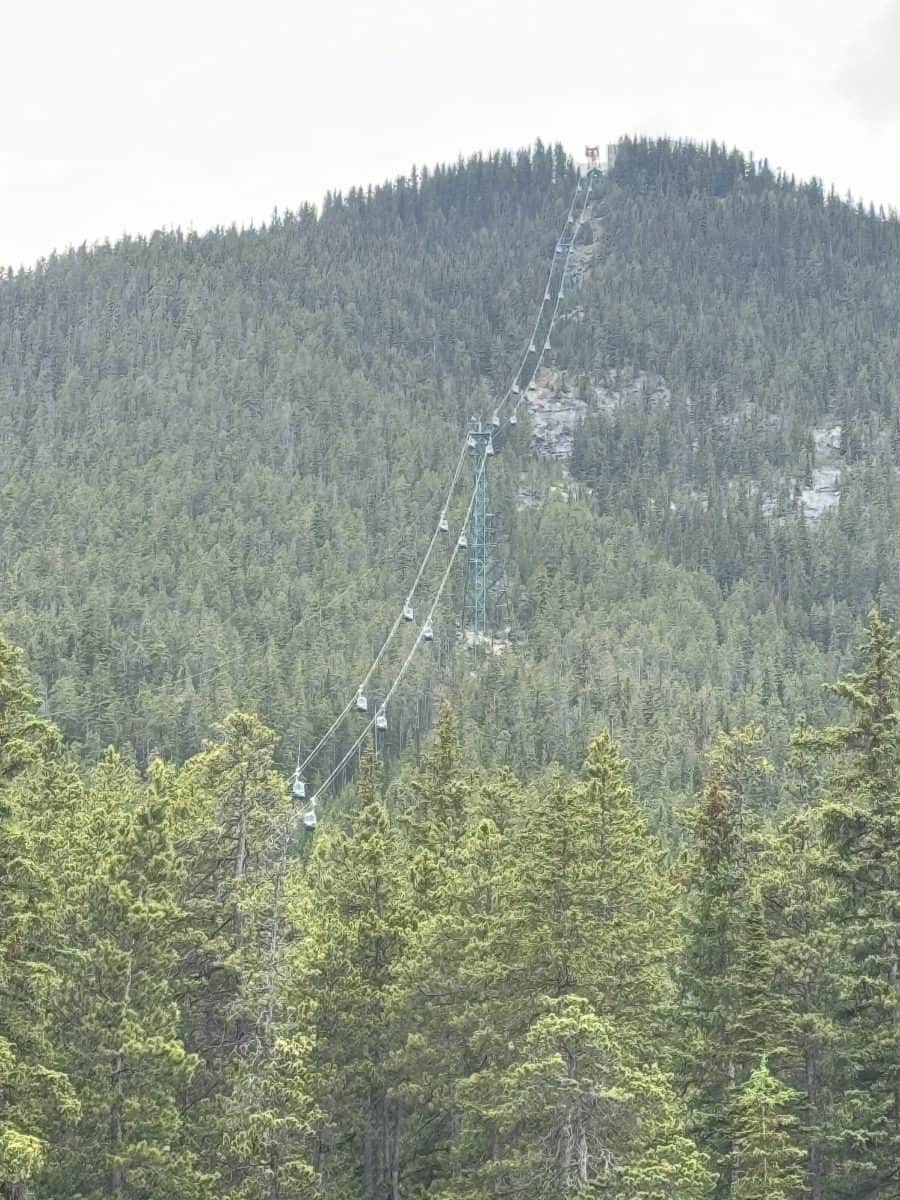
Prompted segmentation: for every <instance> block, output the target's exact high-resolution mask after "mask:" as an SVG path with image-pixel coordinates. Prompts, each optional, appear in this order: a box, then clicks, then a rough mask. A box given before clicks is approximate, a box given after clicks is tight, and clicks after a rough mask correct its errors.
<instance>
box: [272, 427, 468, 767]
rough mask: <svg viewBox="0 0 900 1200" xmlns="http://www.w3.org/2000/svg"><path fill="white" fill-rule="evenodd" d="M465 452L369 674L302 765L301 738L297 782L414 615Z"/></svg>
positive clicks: (298, 749)
mask: <svg viewBox="0 0 900 1200" xmlns="http://www.w3.org/2000/svg"><path fill="white" fill-rule="evenodd" d="M466 449H467V447H466V443H465V441H464V442H463V445H462V449H461V450H460V452H459V458H458V459H457V462H456V468H455V469H454V471H453V477H452V479H451V480H450V488H449V490H448V492H447V498H446V500H445V501H444V506H443V508H442V509H441V515H440V518H439V520H438V523H437V525H436V526H435V530H434V533H433V534H432V535H431V541H430V542H429V543H428V548H427V549H426V551H425V556H424V558H423V559H422V562H421V563H420V564H419V570H418V573H417V574H416V577H415V579H414V580H413V585H412V587H411V588H410V589H409V592H408V593H407V595H406V599H405V600H404V602H403V605H402V607H401V609H400V612H399V613H398V614H397V617H396V619H395V620H394V623H393V625H392V626H391V628H390V630H389V631H388V635H387V637H386V638H385V639H384V642H383V643H382V646H381V649H380V650H379V651H378V653H377V654H376V655H375V658H374V659H373V661H372V665H371V666H370V667H369V669H368V671H367V672H366V674H365V675H364V676H363V679H362V682H361V683H360V684H359V686H358V687H357V689H356V691H355V692H354V693H353V695H352V696H351V697H350V699H349V700H348V701H347V703H346V705H345V706H344V708H343V709H342V710H341V712H339V713H338V715H337V716H336V717H335V719H334V720H333V721H332V723H331V725H330V726H329V727H328V729H327V730H326V731H325V733H323V734H322V737H321V738H320V739H319V741H318V742H317V743H316V745H315V746H314V747H313V749H312V750H311V751H310V752H309V754H308V755H307V756H306V758H304V759H302V761H301V757H302V753H303V749H302V747H303V741H302V738H301V740H300V741H299V742H298V743H297V766H296V769H295V772H294V774H295V777H296V778H297V779H299V778H300V774H301V772H302V771H303V770H304V768H305V767H306V766H308V765H309V763H311V762H312V760H313V759H314V758H315V757H316V755H317V754H318V753H319V751H320V750H321V749H322V747H323V746H324V745H325V743H326V742H327V741H328V740H329V738H330V737H331V736H332V734H333V733H334V731H335V730H336V729H337V727H338V726H339V725H340V723H341V722H342V721H343V719H344V717H346V716H347V714H348V713H349V712H350V710H351V709H352V708H354V707H357V708H359V707H360V705H359V700H360V698H362V699H363V700H364V699H365V690H366V687H367V685H368V683H369V680H370V679H371V677H372V675H373V673H374V672H375V669H376V668H377V666H378V664H379V663H380V662H381V660H382V658H383V657H384V653H385V651H386V650H387V648H388V646H389V645H390V644H391V642H392V640H393V638H394V635H395V634H396V632H397V630H398V629H399V628H400V625H401V623H402V621H403V620H404V618H405V619H406V620H410V619H411V617H406V613H407V612H408V613H410V614H412V613H413V608H412V599H413V596H414V595H415V591H416V588H417V587H418V586H419V583H420V581H421V579H422V575H423V574H424V572H425V568H426V567H427V566H428V561H429V559H430V558H431V554H432V551H433V550H434V547H435V545H436V544H437V541H438V539H439V537H440V535H441V533H442V532H444V529H443V528H442V527H443V526H445V525H446V524H447V519H446V514H447V509H448V508H449V507H450V503H451V501H452V499H453V493H454V492H455V490H456V484H457V481H458V480H459V473H460V471H461V470H462V465H463V463H464V462H465V458H466ZM360 711H362V712H365V711H366V707H365V706H363V707H361V708H360Z"/></svg>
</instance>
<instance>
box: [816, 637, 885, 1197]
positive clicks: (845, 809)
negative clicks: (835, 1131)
mask: <svg viewBox="0 0 900 1200" xmlns="http://www.w3.org/2000/svg"><path fill="white" fill-rule="evenodd" d="M897 657H898V648H897V644H896V639H895V636H894V634H893V632H892V630H891V628H890V627H889V625H888V624H887V622H886V621H885V620H884V619H883V618H881V617H880V616H879V615H878V614H877V613H873V614H872V615H871V617H870V621H869V630H868V635H867V638H866V643H865V646H864V647H863V668H862V670H861V671H860V672H858V673H855V674H851V675H849V676H848V677H847V678H846V679H844V680H843V681H841V682H840V683H839V684H837V685H836V687H835V690H836V692H837V693H838V695H840V696H841V697H842V698H843V699H844V700H845V701H846V702H847V704H848V706H849V709H850V720H849V723H848V724H847V725H842V726H832V727H830V728H828V729H827V730H825V731H824V733H823V734H822V735H820V737H819V739H818V742H819V745H820V746H821V747H822V748H823V749H824V750H825V751H827V752H830V753H832V754H834V755H835V756H836V771H835V775H834V777H833V780H832V786H831V787H830V789H829V796H828V798H827V800H826V802H825V803H824V804H823V806H822V810H821V826H822V839H823V846H824V852H825V858H824V864H823V870H824V873H825V874H826V876H827V878H828V880H829V882H830V884H831V886H832V889H833V890H832V895H831V905H830V912H829V918H830V921H831V922H832V929H833V934H834V937H835V939H836V940H837V944H838V946H839V949H840V954H841V964H840V965H841V976H840V996H839V1001H838V1012H837V1014H836V1016H837V1019H838V1021H839V1023H840V1026H841V1033H840V1044H839V1048H838V1053H839V1054H840V1057H841V1060H842V1061H843V1062H844V1063H845V1064H846V1076H845V1079H844V1081H843V1105H842V1113H841V1120H842V1123H843V1129H842V1130H841V1131H840V1133H839V1135H838V1141H839V1149H838V1151H837V1154H836V1158H837V1167H836V1181H835V1182H836V1186H837V1187H838V1188H839V1189H840V1191H841V1192H842V1193H844V1194H848V1195H860V1194H864V1193H866V1192H871V1193H872V1194H879V1193H883V1194H885V1195H890V1194H891V1189H896V1187H897V1184H898V1180H900V1176H898V1169H900V1168H898V1164H900V977H898V937H900V934H898V930H900V728H898V719H900V711H898V702H900V693H898V666H897Z"/></svg>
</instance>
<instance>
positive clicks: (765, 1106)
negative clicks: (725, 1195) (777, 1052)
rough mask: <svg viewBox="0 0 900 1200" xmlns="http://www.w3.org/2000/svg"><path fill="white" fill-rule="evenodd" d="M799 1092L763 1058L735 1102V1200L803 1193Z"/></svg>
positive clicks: (786, 1198)
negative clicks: (795, 1110)
mask: <svg viewBox="0 0 900 1200" xmlns="http://www.w3.org/2000/svg"><path fill="white" fill-rule="evenodd" d="M796 1101H797V1095H796V1093H795V1092H794V1091H793V1089H792V1088H789V1087H786V1086H785V1085H784V1084H783V1083H781V1082H780V1080H778V1079H776V1077H775V1076H774V1075H772V1073H771V1072H770V1071H769V1068H768V1066H767V1065H766V1060H765V1058H763V1059H762V1062H761V1063H760V1065H759V1066H758V1067H757V1068H756V1070H755V1071H754V1072H753V1073H752V1074H751V1075H750V1078H749V1079H748V1080H747V1082H746V1083H745V1084H744V1085H743V1087H742V1088H741V1091H740V1094H739V1096H738V1098H737V1100H736V1102H735V1110H736V1111H735V1134H734V1172H733V1178H734V1185H733V1188H732V1192H731V1194H732V1196H733V1197H734V1200H791V1198H792V1197H797V1196H799V1195H800V1194H801V1188H802V1185H803V1169H802V1165H801V1164H802V1160H803V1150H802V1149H800V1148H799V1147H798V1146H797V1145H796V1142H795V1140H794V1139H795V1137H796V1125H797V1118H796V1117H794V1116H793V1115H792V1113H791V1109H792V1107H793V1106H794V1105H795V1104H796Z"/></svg>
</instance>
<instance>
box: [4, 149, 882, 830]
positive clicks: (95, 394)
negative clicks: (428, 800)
mask: <svg viewBox="0 0 900 1200" xmlns="http://www.w3.org/2000/svg"><path fill="white" fill-rule="evenodd" d="M573 188H574V175H573V172H572V168H571V165H570V164H569V162H568V160H567V159H566V158H565V156H564V154H563V153H562V151H561V150H560V149H559V148H558V147H557V148H556V149H554V150H552V151H551V150H547V149H544V148H542V147H540V146H539V147H537V148H536V149H535V150H534V151H533V152H532V153H531V154H519V155H516V156H510V155H496V156H494V157H492V158H490V159H484V160H482V159H475V160H472V161H470V162H468V163H461V164H459V165H457V166H454V167H450V168H440V169H436V170H434V171H431V172H426V171H424V170H423V171H422V172H421V173H420V174H419V175H418V176H415V175H414V176H413V177H411V178H409V179H407V180H401V181H398V182H397V183H396V184H393V185H390V186H384V187H381V188H376V189H374V190H372V189H370V190H369V191H368V192H364V191H361V190H360V191H356V192H351V193H350V194H349V195H347V196H330V197H328V198H327V200H326V202H325V204H324V206H323V208H322V210H321V212H318V213H317V212H315V211H313V210H312V209H310V208H302V209H300V210H299V211H297V212H292V213H284V214H281V215H277V216H276V217H274V218H273V220H272V221H271V223H270V224H269V225H267V226H265V227H264V228H261V229H258V230H247V231H242V232H238V231H237V230H234V229H232V230H225V231H218V232H215V233H211V234H208V235H205V236H197V235H194V234H191V235H187V236H185V235H182V234H179V233H170V234H162V233H159V234H154V235H153V237H151V238H150V239H129V240H126V241H123V242H121V243H119V244H117V245H116V246H101V247H96V248H94V249H91V250H88V249H86V248H82V249H80V250H78V251H73V252H70V253H68V254H65V255H59V256H54V257H52V258H51V259H50V260H48V261H47V262H46V263H42V264H41V265H40V266H39V267H38V268H37V269H36V270H34V271H31V272H21V273H19V274H18V275H14V276H12V275H11V276H10V277H8V278H6V279H4V280H3V281H2V283H0V403H2V408H3V413H4V421H3V424H2V428H0V499H2V511H3V521H2V524H0V563H2V573H3V574H2V580H3V593H2V599H0V608H2V620H3V628H4V629H5V630H6V632H7V633H8V635H9V636H10V637H11V638H12V639H13V640H14V641H16V642H18V643H19V644H21V645H23V646H24V647H25V648H26V650H27V653H28V660H29V663H30V666H31V668H32V670H33V671H34V672H35V673H36V675H37V678H38V680H39V681H40V689H41V694H42V697H43V698H44V704H43V708H44V711H45V713H46V714H47V715H49V716H50V717H52V718H53V719H54V720H55V721H57V722H58V723H59V725H60V728H61V729H62V731H63V732H64V734H65V735H66V736H67V737H68V738H69V739H71V740H72V741H73V742H74V743H75V744H77V745H79V746H80V747H81V748H82V751H83V752H84V754H86V755H87V757H88V758H96V757H97V756H98V755H99V754H100V753H101V751H102V749H103V747H104V746H105V745H106V744H108V743H110V742H112V743H114V744H116V745H119V746H121V747H123V748H127V747H131V748H132V750H133V752H134V755H135V757H136V760H137V762H138V763H139V764H144V763H145V762H146V761H147V759H148V757H149V756H150V755H151V754H152V753H154V752H160V753H162V754H164V755H165V756H166V757H170V758H174V759H175V760H182V759H183V758H184V757H186V756H187V755H189V754H190V753H192V752H193V751H195V750H196V749H197V748H198V747H199V744H200V741H201V739H202V737H203V736H204V734H206V733H208V732H209V730H210V728H211V726H212V725H213V724H214V723H215V721H216V720H218V719H220V718H221V716H222V714H223V713H225V712H226V711H228V710H229V709H230V708H231V707H233V706H235V705H239V706H241V707H243V708H248V709H253V710H255V711H258V712H260V713H261V714H262V716H263V717H264V719H265V720H266V721H267V722H269V723H270V725H271V726H272V727H273V728H274V729H276V730H277V731H278V735H279V738H280V739H281V741H280V744H281V750H280V751H279V756H280V760H281V761H282V762H286V761H287V759H288V756H289V753H290V750H289V746H290V744H294V745H296V741H297V740H298V739H299V741H300V742H301V744H302V745H303V746H306V747H311V746H312V745H313V744H314V743H315V741H316V739H317V736H318V735H319V734H321V732H322V731H323V730H324V729H325V728H326V727H327V726H328V724H329V723H330V721H331V719H332V717H333V716H334V715H335V714H336V713H337V712H338V711H339V710H340V709H341V707H342V706H343V704H344V703H345V702H346V699H347V696H348V694H350V693H351V692H352V688H353V687H354V686H355V682H356V681H357V680H358V679H359V678H360V677H361V676H362V674H363V673H364V671H365V669H366V667H367V665H368V663H369V662H370V661H371V657H372V655H373V654H374V652H375V650H376V649H377V647H378V646H380V645H381V641H382V639H383V636H384V633H385V631H386V630H387V628H388V627H389V625H390V623H391V621H392V619H393V616H394V614H395V613H396V612H397V610H398V607H399V604H400V602H401V600H402V598H403V596H404V595H405V592H406V589H407V588H408V586H409V583H410V581H411V577H412V575H413V574H414V572H415V566H416V563H417V562H418V561H419V558H420V556H421V552H422V549H423V547H424V545H425V544H426V542H427V540H428V537H429V535H430V532H431V530H432V529H433V527H434V521H435V519H436V516H437V514H438V511H439V508H440V504H441V502H442V497H443V494H444V491H445V489H446V483H447V479H448V477H449V474H450V471H451V469H452V462H453V458H454V453H453V452H452V449H451V447H452V446H454V445H456V444H458V438H459V435H460V433H461V431H462V429H463V428H464V426H465V422H466V419H467V417H468V416H469V415H471V414H472V413H484V414H487V413H489V411H490V408H491V397H492V396H496V395H498V394H502V391H503V389H504V388H505V386H506V384H507V382H508V379H509V375H510V373H511V370H512V367H513V366H514V364H515V362H516V361H518V356H519V355H520V354H521V351H522V348H523V340H524V338H525V337H526V335H527V329H528V328H529V327H530V317H531V314H532V313H533V311H534V305H535V303H536V301H537V299H538V298H539V296H540V291H541V287H542V283H543V278H544V273H545V270H546V266H547V263H548V262H549V258H550V256H551V255H552V251H553V246H554V241H555V238H556V236H557V232H558V230H559V228H560V225H561V222H562V217H563V215H564V213H565V211H566V208H567V206H568V203H569V201H570V199H571V194H572V191H573ZM589 216H590V220H589V221H588V222H586V223H585V225H584V226H583V227H582V231H581V234H580V235H579V246H578V258H579V270H578V274H577V278H575V279H573V281H572V283H573V286H571V287H570V288H569V290H568V295H567V297H566V299H565V300H564V303H563V311H562V314H561V317H562V319H561V320H560V322H559V323H558V325H557V332H556V333H555V335H554V349H553V351H552V354H551V356H550V369H548V370H547V371H545V372H544V376H545V377H544V379H543V380H542V388H543V390H544V391H546V392H548V393H549V394H551V397H552V396H553V395H554V394H555V393H556V392H562V391H564V390H565V389H568V396H569V398H570V401H571V403H572V404H579V405H583V408H582V409H581V410H580V411H583V412H584V413H585V414H586V420H585V422H584V424H583V426H581V427H580V428H578V429H576V431H575V434H574V449H573V454H572V458H571V462H570V463H569V470H570V472H571V478H569V476H568V475H567V473H566V465H565V463H560V462H550V461H540V460H538V459H537V458H536V457H535V455H534V453H533V451H532V430H531V429H530V428H529V420H528V417H527V409H526V410H523V413H522V415H523V420H522V421H520V423H519V425H518V426H517V428H516V430H515V432H514V434H513V436H511V437H507V439H506V441H505V444H504V445H503V446H502V451H501V453H499V454H498V456H497V459H496V460H495V469H494V481H495V489H496V501H495V509H496V511H497V514H498V528H499V532H500V539H501V545H500V555H501V557H502V560H503V568H504V572H505V576H506V583H507V593H508V596H509V599H510V616H509V624H510V626H511V640H512V643H513V644H512V648H511V649H510V650H509V651H508V652H506V653H504V654H502V655H499V656H497V657H496V658H494V659H493V660H492V661H491V662H490V663H484V664H482V665H481V666H480V667H479V669H478V670H477V671H476V672H475V673H474V675H473V673H472V672H471V670H470V667H471V663H470V662H469V661H468V658H467V656H466V655H465V654H464V653H461V652H460V647H459V643H458V627H459V609H460V603H461V597H460V592H459V586H460V581H459V577H458V576H456V577H455V579H454V587H455V589H456V590H455V591H454V592H453V595H452V596H451V597H450V599H449V600H448V602H447V603H446V605H445V606H443V608H442V610H441V612H440V614H439V618H440V619H439V621H438V623H437V638H436V643H435V650H434V653H432V654H431V655H430V657H429V656H421V661H417V662H416V664H415V666H414V668H413V671H412V672H411V674H410V677H409V679H408V683H407V684H406V685H405V686H404V688H403V691H402V693H401V694H399V695H398V697H397V704H396V705H395V713H396V718H395V720H393V721H392V723H391V730H390V731H389V734H388V741H387V744H386V749H387V752H388V754H389V755H394V754H396V752H397V751H398V750H400V749H402V747H404V746H405V745H407V744H408V743H409V741H410V739H413V740H414V741H415V742H416V744H418V739H419V736H420V732H421V731H422V730H423V729H424V728H425V727H427V726H428V725H429V724H430V722H431V720H432V719H433V714H434V712H435V709H436V703H435V701H436V699H437V698H438V697H440V696H449V697H451V698H453V700H454V702H455V703H456V704H457V707H458V708H459V711H460V714H461V719H462V722H463V729H464V733H465V736H466V739H467V741H468V742H469V743H470V744H471V745H472V747H473V749H474V750H475V751H476V752H477V754H478V756H479V758H480V760H481V761H483V762H489V761H494V762H503V763H506V764H507V765H509V766H511V767H512V768H513V769H516V770H532V769H534V768H538V767H540V766H541V765H543V764H545V763H547V762H549V761H554V760H556V761H561V762H563V763H565V764H566V765H567V766H569V767H571V768H576V767H577V766H578V764H579V763H580V761H581V760H582V758H583V755H584V753H585V750H586V747H587V744H588V742H589V740H590V738H591V737H592V735H593V734H594V732H595V731H596V730H597V729H598V728H600V727H607V728H611V729H612V730H613V732H614V734H615V735H616V736H617V737H618V738H620V739H621V740H622V742H623V744H624V746H625V748H626V749H627V752H628V753H629V755H630V757H631V759H632V761H633V763H634V770H635V772H636V778H637V780H638V781H639V782H640V784H641V790H642V792H644V793H645V794H646V795H648V796H651V797H652V798H653V799H652V803H653V804H654V805H655V807H656V810H657V811H656V813H655V814H654V818H653V819H654V821H656V822H665V821H668V820H669V814H670V813H671V811H672V809H673V808H678V807H680V806H683V805H684V804H685V803H687V802H689V800H690V797H691V796H692V795H694V794H695V792H696V788H697V785H698V779H699V761H700V757H701V755H702V753H703V750H704V748H705V747H707V746H708V744H709V742H710V739H711V737H712V736H713V735H714V732H715V730H716V729H717V728H719V727H732V726H734V725H735V724H739V723H741V722H745V721H748V720H756V719H761V718H763V717H764V718H765V723H766V725H767V729H768V730H769V731H770V732H769V733H768V734H767V749H768V751H769V753H770V754H771V756H772V757H773V759H774V761H775V762H776V763H777V764H778V765H779V769H780V766H781V764H782V762H783V758H784V753H785V747H786V739H787V733H788V731H789V729H790V727H791V725H792V724H793V721H794V719H795V716H796V714H797V713H798V712H800V711H806V712H807V713H808V714H809V715H810V716H812V717H817V718H822V719H825V717H826V716H827V709H828V700H827V696H826V693H824V692H823V689H822V683H823V682H824V681H826V680H828V679H833V678H835V677H836V676H837V675H838V674H839V673H840V672H841V671H843V670H846V669H847V668H848V667H849V665H850V654H851V649H852V646H853V645H854V644H856V642H858V640H859V634H860V630H861V621H862V618H863V616H864V614H865V612H866V611H867V610H868V608H869V606H870V605H871V604H872V602H873V600H876V599H877V600H878V602H879V604H880V605H881V607H882V610H883V611H885V612H888V613H889V612H891V611H893V609H894V607H895V604H896V592H897V587H898V580H900V562H898V557H897V550H896V539H894V538H893V537H892V536H891V535H892V529H893V514H894V510H895V506H896V499H897V498H896V472H895V469H894V468H895V457H896V451H897V447H896V421H897V416H896V404H895V399H894V389H893V381H894V380H895V379H896V378H897V361H896V360H897V353H898V351H897V339H896V330H897V318H898V311H900V279H898V271H900V267H898V265H897V263H898V259H897V254H896V250H897V243H898V225H897V222H896V221H894V220H893V219H890V220H885V219H883V218H882V216H881V215H879V214H875V213H872V212H865V211H862V210H860V209H858V208H857V207H854V206H853V205H852V204H851V203H848V202H845V201H843V200H840V199H838V198H837V197H835V196H828V195H824V194H823V192H822V189H821V187H820V186H819V185H817V184H815V183H811V184H801V185H798V184H796V183H794V182H793V181H791V180H790V179H787V178H784V177H782V176H774V175H773V174H772V173H771V172H770V171H769V170H768V169H767V168H766V167H765V166H764V165H762V164H753V163H750V162H747V161H745V160H744V159H743V158H741V157H740V156H739V155H737V154H733V153H726V152H725V151H723V150H721V149H720V148H718V147H715V146H714V147H711V148H697V147H692V146H686V145H677V144H669V143H653V144H649V143H643V142H636V143H632V142H627V141H626V142H625V143H623V144H622V145H621V147H620V149H619V154H618V158H617V161H616V165H615V168H614V169H613V171H612V172H611V173H610V174H609V175H608V176H605V177H603V178H601V179H600V180H599V181H598V183H597V185H596V187H595V191H594V197H593V200H592V206H591V212H590V214H589ZM563 402H564V404H565V403H568V402H569V401H566V400H565V397H564V401H563ZM537 421H538V414H537V413H535V417H534V422H535V425H536V424H537ZM511 432H512V431H511ZM838 495H840V504H835V503H834V502H835V501H836V500H837V498H838ZM823 510H824V511H823ZM426 582H427V581H426ZM711 647H714V650H715V652H714V653H713V652H711ZM404 652H405V649H404V647H402V646H401V647H398V650H397V655H398V656H399V655H402V654H403V653H404ZM397 662H398V658H396V657H395V658H389V659H386V660H385V662H384V664H383V666H384V670H383V673H382V675H380V676H379V677H378V678H376V679H375V680H374V682H373V686H372V691H373V694H379V693H380V694H382V695H383V694H384V690H385V689H386V687H387V684H388V681H389V680H390V679H391V678H392V677H393V673H394V672H395V671H396V667H397ZM341 738H343V740H341ZM351 740H352V736H351V732H350V731H347V733H346V735H344V733H343V732H342V733H341V737H340V738H338V739H337V741H336V742H335V743H334V757H335V758H336V757H337V756H339V755H340V754H341V753H342V752H343V750H344V749H345V748H346V747H347V746H348V745H349V744H350V741H351ZM332 761H333V760H332ZM327 765H328V764H326V763H323V764H322V769H323V770H325V768H326V766H327ZM775 778H776V780H779V779H780V774H778V773H776V777H775ZM777 794H778V788H777V786H776V784H774V783H773V787H772V790H771V794H770V800H772V801H773V802H774V800H775V797H776V796H777Z"/></svg>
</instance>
